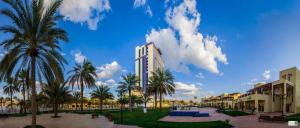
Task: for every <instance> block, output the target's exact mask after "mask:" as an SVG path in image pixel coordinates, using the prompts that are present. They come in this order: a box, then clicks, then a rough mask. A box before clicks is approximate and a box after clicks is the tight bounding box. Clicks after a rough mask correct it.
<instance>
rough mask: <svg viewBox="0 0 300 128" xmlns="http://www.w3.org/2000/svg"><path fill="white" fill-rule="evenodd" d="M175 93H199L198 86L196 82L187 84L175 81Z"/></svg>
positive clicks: (192, 94)
mask: <svg viewBox="0 0 300 128" xmlns="http://www.w3.org/2000/svg"><path fill="white" fill-rule="evenodd" d="M175 85H176V86H175V93H177V94H183V95H190V96H195V95H197V93H198V87H197V86H196V85H195V84H185V83H182V82H175Z"/></svg>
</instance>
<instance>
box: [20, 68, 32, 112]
mask: <svg viewBox="0 0 300 128" xmlns="http://www.w3.org/2000/svg"><path fill="white" fill-rule="evenodd" d="M27 76H28V72H27V70H25V69H22V70H21V71H20V72H18V73H17V77H18V80H19V84H20V91H22V95H23V101H22V102H21V103H22V104H21V106H22V108H24V113H26V107H25V106H26V105H25V104H26V98H25V97H26V95H25V92H26V88H27V87H28V86H29V85H28V79H27V78H28V77H27Z"/></svg>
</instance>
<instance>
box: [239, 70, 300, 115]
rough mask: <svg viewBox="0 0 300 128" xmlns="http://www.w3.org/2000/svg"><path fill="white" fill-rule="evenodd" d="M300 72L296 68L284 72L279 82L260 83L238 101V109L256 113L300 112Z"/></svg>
mask: <svg viewBox="0 0 300 128" xmlns="http://www.w3.org/2000/svg"><path fill="white" fill-rule="evenodd" d="M299 98H300V71H299V70H298V69H297V68H296V67H293V68H289V69H286V70H282V71H280V73H279V80H277V81H273V82H269V83H265V84H263V83H259V84H256V85H255V86H254V88H253V89H251V90H249V91H247V93H246V94H243V95H241V96H240V97H239V99H238V108H239V109H240V110H243V111H249V110H251V109H252V110H255V112H282V113H283V114H286V113H299V112H300V100H296V99H299Z"/></svg>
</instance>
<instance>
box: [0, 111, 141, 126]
mask: <svg viewBox="0 0 300 128" xmlns="http://www.w3.org/2000/svg"><path fill="white" fill-rule="evenodd" d="M59 115H60V116H62V117H61V118H51V116H53V114H42V115H38V118H37V124H39V125H42V126H44V127H46V128H137V127H136V126H126V125H114V124H113V122H109V121H108V120H107V119H106V118H105V117H104V116H99V118H95V119H92V118H91V115H89V114H72V113H59ZM28 124H31V115H28V116H26V117H10V118H4V119H3V118H2V119H1V118H0V128H23V127H24V126H25V125H28Z"/></svg>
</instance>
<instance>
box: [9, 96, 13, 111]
mask: <svg viewBox="0 0 300 128" xmlns="http://www.w3.org/2000/svg"><path fill="white" fill-rule="evenodd" d="M12 96H13V93H12V92H11V93H10V111H9V112H10V113H11V111H12V110H13V101H12Z"/></svg>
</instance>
